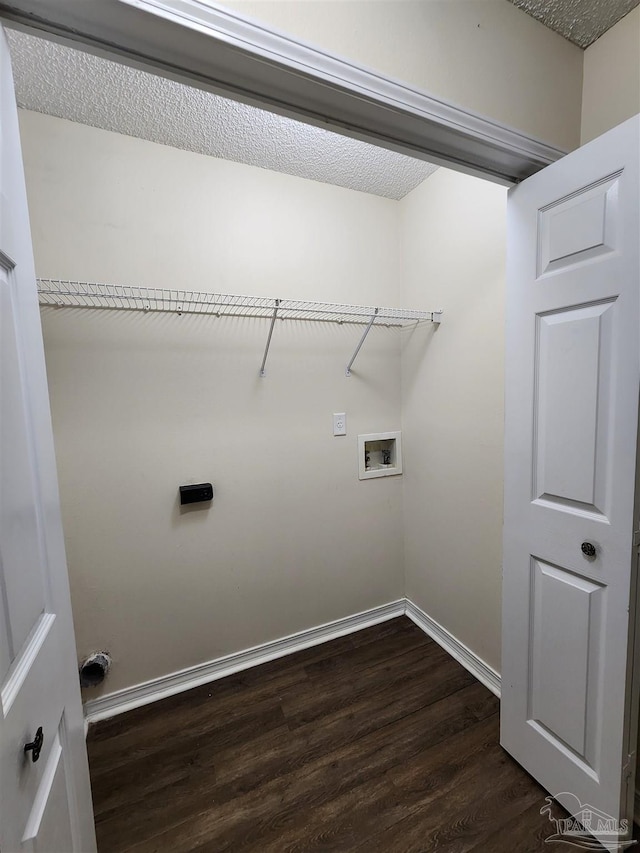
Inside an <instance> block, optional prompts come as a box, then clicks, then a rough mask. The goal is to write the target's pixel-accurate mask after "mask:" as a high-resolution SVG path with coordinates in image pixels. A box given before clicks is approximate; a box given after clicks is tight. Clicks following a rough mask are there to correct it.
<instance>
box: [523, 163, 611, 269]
mask: <svg viewBox="0 0 640 853" xmlns="http://www.w3.org/2000/svg"><path fill="white" fill-rule="evenodd" d="M619 177H620V175H619V174H616V175H613V176H611V177H607V178H603V179H602V180H600V181H596V183H595V184H592V185H589V186H587V187H583V188H582V189H581V190H578V191H576V192H574V193H571V194H570V195H569V196H568V197H567V198H562V199H559V200H558V201H554V202H552V203H551V204H549V205H546V206H545V207H543V208H541V210H540V217H539V225H538V244H539V248H538V257H539V258H540V261H539V263H538V276H543V275H544V274H545V273H551V272H556V271H558V270H561V269H566V268H567V267H570V266H574V265H575V264H578V263H581V262H585V261H589V260H593V259H594V258H598V257H600V256H602V255H606V254H608V253H609V252H613V251H615V248H616V236H617V233H618V228H617V221H618V179H619Z"/></svg>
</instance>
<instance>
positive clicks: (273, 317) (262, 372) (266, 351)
mask: <svg viewBox="0 0 640 853" xmlns="http://www.w3.org/2000/svg"><path fill="white" fill-rule="evenodd" d="M279 307H280V300H279V299H276V304H275V306H274V309H273V314H272V315H271V325H270V326H269V335H268V336H267V345H266V347H265V348H264V356H263V358H262V365H261V366H260V376H261V377H262V378H263V379H264V377H265V376H266V373H265V366H266V364H267V356H268V355H269V347H270V346H271V336H272V335H273V327H274V326H275V324H276V319H277V317H278V308H279Z"/></svg>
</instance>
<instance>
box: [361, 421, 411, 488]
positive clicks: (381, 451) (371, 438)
mask: <svg viewBox="0 0 640 853" xmlns="http://www.w3.org/2000/svg"><path fill="white" fill-rule="evenodd" d="M395 474H402V433H400V432H373V433H370V434H369V435H359V436H358V477H359V478H360V479H361V480H369V479H370V478H371V477H392V476H394V475H395Z"/></svg>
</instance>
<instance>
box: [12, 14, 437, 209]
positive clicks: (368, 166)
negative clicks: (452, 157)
mask: <svg viewBox="0 0 640 853" xmlns="http://www.w3.org/2000/svg"><path fill="white" fill-rule="evenodd" d="M8 38H9V44H10V48H11V56H12V60H13V72H14V78H15V86H16V96H17V100H18V105H19V106H21V107H24V108H25V109H28V110H35V111H36V112H41V113H47V114H48V115H53V116H58V117H59V118H65V119H69V120H71V121H76V122H80V123H81V124H88V125H92V126H93V127H100V128H103V129H104V130H112V131H115V132H116V133H123V134H125V135H127V136H137V137H139V138H140V139H148V140H150V141H152V142H159V143H161V144H162V145H171V146H173V147H174V148H182V149H185V150H186V151H195V152H197V153H199V154H209V155H211V156H212V157H220V158H223V159H225V160H234V161H236V162H239V163H247V164H249V165H251V166H259V167H260V168H263V169H271V170H273V171H277V172H285V173H287V174H290V175H297V176H299V177H301V178H310V179H311V180H314V181H322V182H323V183H327V184H336V185H337V186H341V187H347V188H349V189H353V190H359V191H361V192H366V193H372V194H374V195H379V196H384V197H386V198H392V199H400V198H403V196H405V195H406V194H407V193H408V192H410V191H411V190H412V189H414V188H415V187H416V186H418V184H420V183H422V181H424V180H425V178H427V177H428V176H429V175H430V174H431V173H432V172H434V171H435V169H436V167H435V166H432V165H431V164H429V163H425V162H423V161H421V160H415V159H413V158H412V157H406V156H404V155H402V154H397V153H395V152H393V151H387V150H385V149H383V148H378V147H377V146H375V145H368V144H367V143H365V142H359V141H357V140H354V139H349V138H348V137H345V136H340V135H339V134H336V133H331V132H330V131H327V130H323V129H321V128H317V127H312V126H311V125H307V124H303V123H301V122H297V121H293V120H292V119H287V118H283V117H281V116H277V115H274V114H273V113H269V112H266V111H265V110H260V109H256V108H255V107H249V106H246V105H244V104H239V103H237V102H235V101H231V100H227V99H226V98H221V97H219V96H217V95H213V94H211V93H210V92H204V91H202V90H200V89H195V88H191V87H190V86H184V85H182V84H180V83H175V82H173V81H172V80H166V79H164V78H162V77H157V76H155V75H154V74H148V73H146V72H144V71H139V70H137V69H134V68H129V67H127V66H125V65H120V64H118V63H115V62H110V61H108V60H106V59H100V58H98V57H96V56H92V55H90V54H88V53H82V52H80V51H77V50H74V49H71V48H68V47H63V46H62V45H59V44H55V43H54V42H49V41H45V40H43V39H39V38H36V37H34V36H30V35H26V34H24V33H21V32H16V31H9V32H8Z"/></svg>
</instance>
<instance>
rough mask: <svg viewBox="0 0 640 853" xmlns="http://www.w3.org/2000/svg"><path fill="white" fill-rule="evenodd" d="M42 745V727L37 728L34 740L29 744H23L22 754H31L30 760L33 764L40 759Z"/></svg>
mask: <svg viewBox="0 0 640 853" xmlns="http://www.w3.org/2000/svg"><path fill="white" fill-rule="evenodd" d="M43 743H44V734H43V733H42V726H40V727H39V729H38V731H37V732H36V736H35V738H34V739H33V740H32V741H31V743H25V745H24V753H25V755H26V754H27V752H31V760H32V761H33V763H34V764H35V762H36V761H37V760H38V759H39V758H40V751H41V750H42V744H43Z"/></svg>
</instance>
